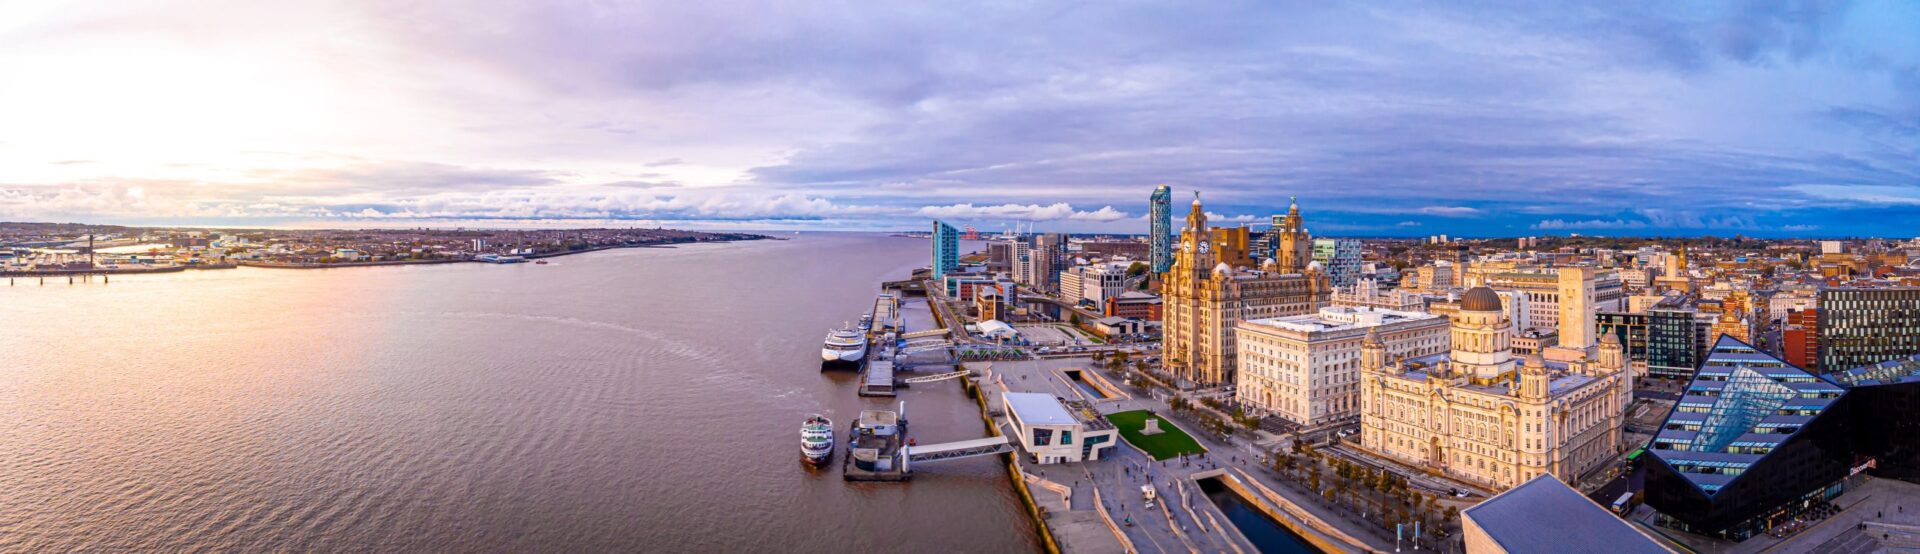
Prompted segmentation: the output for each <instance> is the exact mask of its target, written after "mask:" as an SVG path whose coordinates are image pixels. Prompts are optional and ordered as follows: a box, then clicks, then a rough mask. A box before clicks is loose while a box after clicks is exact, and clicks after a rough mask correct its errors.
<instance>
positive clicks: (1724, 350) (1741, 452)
mask: <svg viewBox="0 0 1920 554" xmlns="http://www.w3.org/2000/svg"><path fill="white" fill-rule="evenodd" d="M1916 408H1920V356H1910V357H1907V358H1903V359H1898V360H1893V361H1888V362H1883V363H1879V364H1874V365H1869V366H1865V367H1860V368H1856V369H1853V370H1849V371H1844V372H1837V373H1833V374H1828V375H1815V374H1813V373H1810V372H1807V371H1805V370H1802V369H1800V368H1798V367H1794V366H1793V365H1791V364H1788V363H1786V362H1783V361H1781V360H1780V359H1778V358H1774V357H1773V356H1770V355H1767V354H1766V353H1764V352H1761V351H1759V350H1758V349H1755V348H1754V347H1753V346H1751V345H1748V344H1746V343H1743V342H1740V341H1738V340H1734V339H1732V338H1729V337H1724V336H1723V337H1720V340H1719V341H1718V342H1716V343H1715V344H1714V345H1713V348H1712V349H1711V350H1710V351H1709V352H1708V354H1707V357H1706V359H1705V360H1704V361H1703V362H1702V363H1701V365H1700V368H1699V369H1698V370H1697V371H1696V372H1695V375H1694V378H1693V380H1692V381H1691V382H1690V383H1688V385H1687V391H1686V394H1685V395H1684V396H1683V397H1681V399H1680V402H1679V403H1678V404H1676V405H1675V406H1674V410H1673V412H1672V413H1670V414H1668V416H1667V421H1666V423H1665V424H1663V425H1662V426H1661V429H1660V431H1659V433H1658V434H1657V435H1655V436H1654V439H1653V443H1652V444H1651V445H1649V446H1648V452H1650V453H1651V454H1653V456H1651V457H1650V461H1649V462H1648V465H1647V475H1646V499H1647V504H1648V505H1649V506H1652V507H1653V508H1654V509H1656V510H1659V511H1660V514H1661V519H1660V521H1661V523H1662V524H1665V525H1668V526H1670V527H1674V528H1676V529H1680V530H1683V531H1688V532H1692V533H1698V534H1702V535H1708V536H1714V537H1721V538H1727V539H1732V540H1745V539H1746V538H1748V537H1751V536H1753V535H1754V534H1756V533H1761V532H1764V531H1766V530H1767V529H1769V528H1771V527H1772V526H1774V525H1776V524H1778V523H1782V522H1785V521H1787V520H1790V519H1792V518H1793V517H1794V516H1797V515H1799V514H1800V513H1801V512H1802V511H1805V510H1807V509H1809V508H1812V507H1815V506H1817V505H1819V504H1821V503H1822V502H1826V501H1828V500H1831V499H1833V498H1834V497H1836V496H1839V495H1840V494H1841V493H1843V492H1845V491H1846V490H1847V489H1848V488H1849V487H1851V486H1852V485H1853V484H1855V483H1857V482H1858V479H1859V478H1860V476H1861V475H1862V474H1872V475H1876V476H1880V477H1887V478H1894V479H1901V480H1907V481H1916V482H1920V411H1915V409H1916Z"/></svg>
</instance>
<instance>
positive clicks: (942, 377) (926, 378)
mask: <svg viewBox="0 0 1920 554" xmlns="http://www.w3.org/2000/svg"><path fill="white" fill-rule="evenodd" d="M968 373H972V372H971V371H967V370H964V369H963V370H960V371H954V372H949V373H941V374H938V375H926V376H921V377H910V378H907V379H906V382H908V383H911V384H915V385H918V384H920V383H932V382H934V381H945V380H948V379H958V378H960V377H965V376H966V375H967V374H968Z"/></svg>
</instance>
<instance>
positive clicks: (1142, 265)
mask: <svg viewBox="0 0 1920 554" xmlns="http://www.w3.org/2000/svg"><path fill="white" fill-rule="evenodd" d="M1148 269H1150V268H1148V267H1147V263H1146V262H1133V265H1129V266H1127V276H1128V277H1139V276H1141V275H1146V274H1147V270H1148Z"/></svg>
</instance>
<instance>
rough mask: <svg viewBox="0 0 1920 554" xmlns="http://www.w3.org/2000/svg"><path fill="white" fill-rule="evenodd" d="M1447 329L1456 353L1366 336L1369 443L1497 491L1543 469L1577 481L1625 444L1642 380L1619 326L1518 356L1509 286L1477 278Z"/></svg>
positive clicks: (1364, 403)
mask: <svg viewBox="0 0 1920 554" xmlns="http://www.w3.org/2000/svg"><path fill="white" fill-rule="evenodd" d="M1448 337H1449V339H1450V340H1451V341H1452V343H1451V345H1450V347H1449V348H1450V350H1449V351H1448V352H1446V353H1443V354H1435V355H1431V356H1423V357H1417V358H1408V359H1395V360H1389V359H1387V350H1386V347H1385V346H1384V345H1382V344H1379V343H1378V341H1369V343H1368V344H1363V345H1362V346H1361V354H1360V367H1361V384H1360V412H1361V414H1360V444H1361V447H1362V448H1364V449H1366V450H1370V451H1373V452H1374V453H1376V454H1379V455H1381V456H1385V457H1388V458H1392V459H1395V460H1399V461H1401V462H1403V463H1406V464H1409V465H1414V466H1422V467H1427V468H1431V469H1434V470H1438V471H1440V472H1442V473H1445V474H1446V475H1449V476H1452V477H1454V478H1457V479H1460V480H1462V481H1466V482H1470V483H1476V484H1479V485H1482V486H1485V487H1488V488H1492V489H1495V490H1502V489H1507V488H1510V487H1513V486H1516V485H1519V484H1521V483H1525V482H1527V481H1528V480H1529V479H1532V478H1534V477H1535V476H1538V475H1540V474H1542V473H1551V474H1553V475H1554V476H1556V477H1559V478H1560V479H1561V480H1563V481H1566V482H1569V483H1572V482H1577V481H1578V480H1579V478H1580V477H1581V476H1583V475H1585V474H1586V473H1587V472H1589V471H1592V470H1595V469H1598V468H1601V467H1604V466H1605V465H1606V464H1607V463H1608V462H1610V461H1611V460H1613V459H1614V457H1615V456H1617V455H1619V454H1620V453H1621V452H1622V451H1623V450H1624V449H1625V447H1626V443H1625V441H1624V437H1623V436H1622V430H1623V428H1624V425H1625V423H1626V420H1625V411H1626V407H1627V405H1628V403H1630V402H1631V401H1632V394H1633V386H1632V385H1633V384H1632V376H1631V374H1630V371H1628V370H1627V366H1626V363H1625V355H1624V353H1623V350H1622V348H1621V346H1620V341H1619V339H1618V338H1617V337H1616V336H1614V334H1612V333H1608V334H1606V335H1605V336H1604V338H1602V340H1601V341H1600V344H1599V345H1597V346H1593V347H1588V348H1558V347H1556V348H1550V349H1547V351H1546V353H1545V355H1544V356H1543V355H1541V354H1532V355H1528V356H1526V358H1525V359H1524V361H1517V360H1515V357H1514V355H1513V349H1512V348H1513V347H1512V340H1513V325H1512V322H1511V321H1509V320H1508V317H1507V314H1506V311H1505V310H1503V309H1502V308H1501V304H1500V296H1499V295H1498V294H1495V293H1494V292H1493V289H1490V288H1487V287H1475V288H1474V289H1472V290H1469V291H1467V293H1466V295H1465V296H1463V297H1461V299H1460V311H1459V312H1458V313H1456V314H1454V315H1453V318H1452V322H1451V324H1450V329H1449V332H1448Z"/></svg>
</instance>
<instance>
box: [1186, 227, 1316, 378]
mask: <svg viewBox="0 0 1920 554" xmlns="http://www.w3.org/2000/svg"><path fill="white" fill-rule="evenodd" d="M1296 214H1297V212H1296ZM1247 236H1248V231H1247V229H1245V228H1232V229H1210V228H1208V227H1207V214H1206V212H1205V211H1204V210H1202V209H1201V208H1200V195H1199V194H1197V193H1196V194H1195V195H1194V197H1193V208H1192V209H1191V210H1189V211H1188V212H1187V225H1186V228H1185V229H1183V230H1181V231H1180V244H1179V251H1178V252H1176V253H1175V254H1174V261H1173V268H1172V271H1169V272H1168V273H1167V277H1166V283H1165V286H1164V287H1163V288H1162V290H1161V304H1162V306H1163V308H1164V311H1165V321H1164V322H1163V329H1164V337H1165V343H1164V345H1165V350H1164V352H1163V356H1162V359H1163V362H1164V364H1165V366H1166V369H1167V371H1168V372H1169V373H1172V374H1173V375H1175V376H1177V377H1180V378H1182V379H1186V380H1188V381H1192V382H1194V383H1197V384H1200V385H1208V386H1210V385H1220V384H1226V383H1232V382H1234V377H1235V374H1234V371H1235V363H1234V362H1235V360H1234V358H1235V354H1234V332H1233V327H1234V325H1235V324H1236V323H1239V322H1240V321H1241V320H1244V319H1255V318H1264V317H1279V316H1289V315H1300V314H1307V313H1313V312H1315V311H1317V310H1319V309H1320V308H1321V307H1324V306H1326V305H1327V299H1328V297H1329V295H1330V293H1331V292H1332V290H1331V288H1330V287H1329V286H1328V284H1327V277H1326V275H1325V274H1324V273H1322V272H1321V271H1320V269H1319V268H1318V266H1313V265H1311V264H1309V265H1308V266H1306V267H1295V265H1297V264H1299V263H1304V260H1303V259H1302V258H1301V257H1297V256H1295V257H1291V258H1290V260H1291V261H1290V263H1289V265H1287V266H1283V265H1282V264H1280V263H1279V262H1277V261H1275V260H1273V259H1271V258H1269V259H1267V260H1264V261H1261V262H1258V264H1257V267H1255V262H1254V261H1253V258H1252V257H1251V256H1249V255H1248V244H1247V241H1246V240H1245V239H1246V237H1247Z"/></svg>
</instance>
